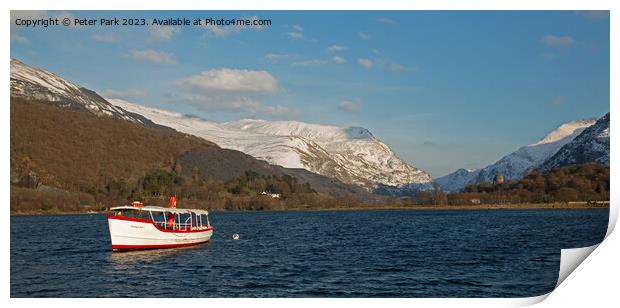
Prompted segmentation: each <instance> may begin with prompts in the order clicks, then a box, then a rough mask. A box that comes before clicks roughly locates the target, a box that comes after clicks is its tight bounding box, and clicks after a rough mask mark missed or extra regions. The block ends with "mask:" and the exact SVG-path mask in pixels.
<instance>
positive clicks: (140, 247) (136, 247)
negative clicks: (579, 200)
mask: <svg viewBox="0 0 620 308" xmlns="http://www.w3.org/2000/svg"><path fill="white" fill-rule="evenodd" d="M208 242H209V241H204V242H197V243H184V244H164V245H112V250H114V251H129V250H146V249H168V248H177V247H187V246H194V245H199V244H204V243H208Z"/></svg>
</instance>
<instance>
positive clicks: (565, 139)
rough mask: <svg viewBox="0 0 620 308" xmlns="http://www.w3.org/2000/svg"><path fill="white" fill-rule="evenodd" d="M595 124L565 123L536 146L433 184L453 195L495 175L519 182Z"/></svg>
mask: <svg viewBox="0 0 620 308" xmlns="http://www.w3.org/2000/svg"><path fill="white" fill-rule="evenodd" d="M595 122H596V120H595V119H582V120H574V121H569V122H566V123H564V124H562V125H560V126H559V127H558V128H556V129H554V130H553V131H551V132H549V133H548V134H547V135H545V137H543V138H541V139H540V140H538V141H537V142H534V143H531V144H529V145H526V146H522V147H520V148H519V149H517V150H516V151H514V152H512V153H510V154H508V155H506V156H503V157H502V158H500V159H499V160H497V161H496V162H495V163H493V164H491V165H488V166H486V167H484V168H480V169H475V170H466V169H463V168H461V169H458V170H456V171H455V172H452V173H450V174H448V175H445V176H443V177H439V178H437V179H435V183H436V184H437V185H438V186H439V187H440V188H441V189H443V190H444V191H448V192H453V191H459V190H461V189H463V188H464V187H465V186H466V185H468V184H479V183H482V182H485V181H486V182H489V181H493V179H494V177H495V176H496V175H497V174H501V175H502V176H503V177H504V179H505V180H517V179H520V178H522V177H523V176H525V175H526V174H527V173H528V172H530V171H532V170H534V169H535V168H536V167H538V166H539V165H540V164H542V163H544V162H545V160H547V159H548V158H549V157H551V156H552V155H554V154H555V153H556V152H557V151H559V150H560V148H562V147H563V146H564V145H566V144H568V143H569V142H571V141H572V140H573V139H575V138H577V136H579V134H581V133H582V132H583V131H584V130H585V129H587V128H588V127H590V126H592V125H594V123H595Z"/></svg>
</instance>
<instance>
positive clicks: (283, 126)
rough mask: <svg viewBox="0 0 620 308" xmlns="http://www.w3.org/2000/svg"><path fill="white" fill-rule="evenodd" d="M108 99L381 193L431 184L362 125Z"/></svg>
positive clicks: (160, 120)
mask: <svg viewBox="0 0 620 308" xmlns="http://www.w3.org/2000/svg"><path fill="white" fill-rule="evenodd" d="M110 102H111V103H112V104H115V105H117V106H120V107H122V108H123V109H126V110H129V111H131V112H134V113H138V114H141V115H142V116H144V117H146V118H148V119H150V120H152V121H153V122H155V123H158V124H161V125H165V126H169V127H172V128H174V129H177V130H179V131H182V132H185V133H189V134H192V135H195V136H200V137H203V138H205V139H208V140H212V141H213V142H215V143H216V144H218V145H220V146H221V147H223V148H230V149H235V150H238V151H241V152H244V153H246V154H249V155H251V156H254V157H256V158H258V159H263V160H265V161H268V162H270V163H272V164H276V165H280V166H283V167H286V168H301V169H306V170H308V171H311V172H315V173H318V174H321V175H325V176H328V177H333V178H337V179H339V180H340V181H342V182H344V183H347V184H355V185H359V186H363V187H366V188H367V189H368V190H374V189H377V188H381V187H389V188H390V189H391V190H382V191H381V192H383V193H386V194H390V195H399V194H412V193H415V191H416V190H424V189H430V188H431V187H432V184H431V182H432V178H431V177H430V175H428V174H427V173H426V172H424V171H422V170H420V169H417V168H415V167H412V166H410V165H408V164H407V163H405V162H404V161H402V160H401V159H400V158H398V156H396V154H394V153H393V152H392V151H391V149H390V148H389V147H388V146H387V145H385V144H384V143H382V142H381V141H380V140H378V139H376V138H375V137H374V136H373V135H372V133H371V132H370V131H369V130H367V129H365V128H361V127H338V126H333V125H321V124H311V123H305V122H300V121H265V120H253V119H244V120H239V121H232V122H225V123H215V122H209V121H207V120H204V119H200V118H196V117H187V116H184V115H182V114H180V113H176V112H171V111H167V110H162V109H158V108H153V107H147V106H143V105H138V104H134V103H130V102H127V101H124V100H118V99H110ZM413 187H415V189H412V188H413Z"/></svg>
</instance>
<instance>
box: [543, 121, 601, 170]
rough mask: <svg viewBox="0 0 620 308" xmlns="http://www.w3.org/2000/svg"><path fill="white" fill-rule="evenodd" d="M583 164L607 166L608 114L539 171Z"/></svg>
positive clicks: (546, 162)
mask: <svg viewBox="0 0 620 308" xmlns="http://www.w3.org/2000/svg"><path fill="white" fill-rule="evenodd" d="M583 163H599V164H605V165H609V113H607V114H606V115H605V116H603V117H602V118H600V119H598V121H596V123H595V124H594V125H592V126H590V127H588V128H587V129H586V130H584V131H583V132H582V133H581V134H580V135H579V136H577V138H575V139H574V140H572V141H571V142H570V143H568V144H566V145H564V146H563V147H562V148H561V149H560V150H559V151H557V153H555V154H554V155H553V156H551V157H550V158H549V159H547V160H546V161H545V162H544V163H543V164H541V165H540V167H539V169H540V170H551V169H553V168H557V167H563V166H569V165H575V164H583Z"/></svg>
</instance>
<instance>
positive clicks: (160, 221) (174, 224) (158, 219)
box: [109, 206, 211, 231]
mask: <svg viewBox="0 0 620 308" xmlns="http://www.w3.org/2000/svg"><path fill="white" fill-rule="evenodd" d="M109 215H110V216H121V217H123V218H127V220H133V221H140V222H152V223H153V224H154V225H155V226H156V227H157V228H159V229H164V230H174V231H196V230H206V229H209V228H211V224H210V223H209V212H208V211H205V210H195V209H179V208H168V207H160V206H117V207H113V208H110V214H109Z"/></svg>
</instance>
